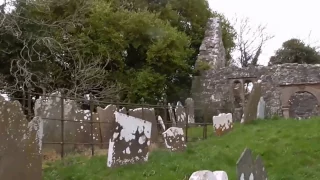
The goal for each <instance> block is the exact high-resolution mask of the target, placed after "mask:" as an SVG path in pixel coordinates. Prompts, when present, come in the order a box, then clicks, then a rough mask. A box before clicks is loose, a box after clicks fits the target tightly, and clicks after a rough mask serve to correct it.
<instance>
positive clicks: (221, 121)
mask: <svg viewBox="0 0 320 180" xmlns="http://www.w3.org/2000/svg"><path fill="white" fill-rule="evenodd" d="M212 121H213V128H214V130H215V133H216V135H217V136H222V135H223V134H225V133H227V132H229V131H230V130H231V129H232V128H233V122H232V114H231V113H228V114H225V113H222V114H219V115H218V116H213V118H212Z"/></svg>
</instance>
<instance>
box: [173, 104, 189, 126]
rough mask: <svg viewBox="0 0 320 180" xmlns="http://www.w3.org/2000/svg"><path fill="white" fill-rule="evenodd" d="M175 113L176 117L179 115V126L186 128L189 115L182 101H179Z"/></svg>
mask: <svg viewBox="0 0 320 180" xmlns="http://www.w3.org/2000/svg"><path fill="white" fill-rule="evenodd" d="M175 113H176V117H177V121H176V122H177V127H180V128H185V127H186V124H187V123H186V119H187V115H186V111H185V109H184V107H183V106H182V104H181V102H180V101H178V102H177V106H176V109H175Z"/></svg>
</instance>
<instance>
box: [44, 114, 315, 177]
mask: <svg viewBox="0 0 320 180" xmlns="http://www.w3.org/2000/svg"><path fill="white" fill-rule="evenodd" d="M208 130H212V127H208ZM246 147H248V148H251V149H252V150H253V153H254V155H257V154H260V155H261V156H262V159H263V160H264V163H265V166H266V169H267V171H268V175H269V178H268V179H269V180H304V179H309V180H312V179H314V180H316V179H320V163H319V160H320V119H319V118H318V119H310V120H304V121H296V120H268V121H259V122H257V123H254V124H250V125H245V126H244V125H236V126H235V128H234V130H233V131H232V132H230V133H229V134H227V135H225V136H223V137H214V136H213V135H212V134H209V133H208V139H207V140H203V141H199V142H195V143H190V144H188V148H187V150H186V151H185V152H183V153H171V152H167V151H161V150H158V151H155V152H152V153H151V155H150V157H149V161H148V162H147V163H145V164H139V165H129V166H125V167H121V168H117V169H110V168H107V167H106V159H107V158H106V157H105V156H97V157H93V158H85V157H73V158H67V159H65V163H64V164H63V163H62V162H60V161H58V162H55V163H52V164H49V165H48V166H47V168H45V169H44V179H47V180H124V179H132V180H140V179H141V180H142V179H148V180H156V179H157V180H183V179H188V178H189V177H190V175H191V173H192V172H194V171H197V170H225V171H226V172H227V173H228V175H229V179H231V180H232V179H236V162H237V160H238V158H239V156H240V154H241V153H242V151H243V150H244V149H245V148H246Z"/></svg>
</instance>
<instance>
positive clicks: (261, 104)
mask: <svg viewBox="0 0 320 180" xmlns="http://www.w3.org/2000/svg"><path fill="white" fill-rule="evenodd" d="M265 110H266V102H265V101H264V99H263V97H260V100H259V103H258V110H257V118H258V119H264V117H265V116H264V114H265Z"/></svg>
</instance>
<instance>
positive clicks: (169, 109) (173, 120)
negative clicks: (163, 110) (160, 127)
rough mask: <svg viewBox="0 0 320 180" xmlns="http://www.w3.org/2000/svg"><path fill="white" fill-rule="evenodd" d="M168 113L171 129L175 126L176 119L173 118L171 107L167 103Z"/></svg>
mask: <svg viewBox="0 0 320 180" xmlns="http://www.w3.org/2000/svg"><path fill="white" fill-rule="evenodd" d="M168 112H169V118H170V122H171V123H172V127H175V126H177V123H176V118H175V116H174V112H173V108H172V105H171V104H170V103H168Z"/></svg>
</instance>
